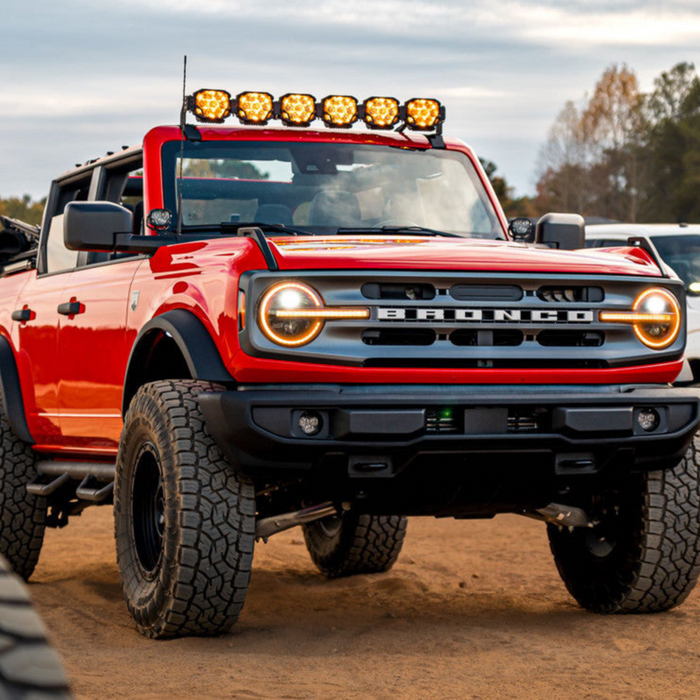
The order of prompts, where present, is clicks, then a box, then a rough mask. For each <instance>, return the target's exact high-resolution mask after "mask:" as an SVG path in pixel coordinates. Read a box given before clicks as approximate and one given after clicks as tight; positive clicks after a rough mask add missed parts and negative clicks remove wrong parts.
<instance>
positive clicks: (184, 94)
mask: <svg viewBox="0 0 700 700" xmlns="http://www.w3.org/2000/svg"><path fill="white" fill-rule="evenodd" d="M183 59H184V60H183V64H182V111H181V112H180V163H179V164H178V173H177V235H178V236H179V235H180V234H181V233H182V161H183V157H184V152H185V118H186V116H187V54H185V56H183Z"/></svg>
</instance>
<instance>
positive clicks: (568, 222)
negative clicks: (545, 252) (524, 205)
mask: <svg viewBox="0 0 700 700" xmlns="http://www.w3.org/2000/svg"><path fill="white" fill-rule="evenodd" d="M535 242H536V243H543V244H544V245H547V246H549V247H550V248H558V249H559V250H579V249H580V248H584V247H585V245H586V225H585V223H584V221H583V217H582V216H579V215H578V214H552V213H550V214H545V215H544V216H543V217H542V218H540V220H539V221H538V222H537V230H536V232H535Z"/></svg>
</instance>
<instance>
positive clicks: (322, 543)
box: [303, 511, 407, 578]
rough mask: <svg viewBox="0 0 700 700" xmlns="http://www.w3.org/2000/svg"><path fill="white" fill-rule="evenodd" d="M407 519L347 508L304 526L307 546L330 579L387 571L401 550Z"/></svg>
mask: <svg viewBox="0 0 700 700" xmlns="http://www.w3.org/2000/svg"><path fill="white" fill-rule="evenodd" d="M406 523H407V521H406V518H404V517H401V516H399V515H359V514H357V513H355V512H353V511H348V512H345V513H342V514H340V515H333V516H331V517H329V518H323V519H322V520H318V521H316V522H313V523H307V524H306V525H304V526H303V530H304V539H305V540H306V548H307V549H308V550H309V554H310V555H311V559H312V561H313V562H314V564H316V566H317V567H318V569H319V570H320V571H321V572H322V573H324V574H325V575H326V576H328V577H329V578H338V577H340V576H352V575H354V574H376V573H381V572H382V571H388V570H389V569H390V568H391V567H392V566H393V565H394V564H395V563H396V560H397V559H398V557H399V553H400V552H401V547H402V546H403V541H404V537H405V536H406Z"/></svg>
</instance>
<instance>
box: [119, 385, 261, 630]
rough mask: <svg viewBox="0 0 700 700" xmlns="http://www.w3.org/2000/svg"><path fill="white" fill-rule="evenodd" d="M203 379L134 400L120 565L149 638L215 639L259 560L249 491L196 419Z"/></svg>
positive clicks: (125, 450)
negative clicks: (254, 548)
mask: <svg viewBox="0 0 700 700" xmlns="http://www.w3.org/2000/svg"><path fill="white" fill-rule="evenodd" d="M219 390H221V389H220V387H218V386H217V385H213V384H210V383H208V382H200V381H162V382H154V383H152V384H147V385H145V386H143V387H141V389H139V391H138V393H137V394H136V396H135V397H134V399H133V401H132V403H131V405H130V407H129V411H128V413H127V416H126V419H125V423H124V431H123V433H122V439H121V443H120V446H119V457H118V460H117V478H116V483H115V505H114V515H115V535H116V542H117V561H118V564H119V571H120V574H121V579H122V588H123V591H124V596H125V598H126V602H127V606H128V608H129V611H130V612H131V614H132V616H133V618H134V620H135V621H136V625H137V627H138V629H139V631H140V632H141V633H142V634H144V635H146V636H147V637H153V638H164V637H175V636H185V635H214V634H220V633H222V632H225V631H226V630H228V629H229V628H230V627H231V626H232V625H233V624H234V623H235V622H236V620H237V619H238V615H239V614H240V612H241V609H242V607H243V602H244V600H245V596H246V591H247V588H248V581H249V578H250V570H251V566H252V561H253V544H254V533H255V495H254V492H253V486H252V483H251V482H250V481H248V480H246V479H244V478H243V477H241V476H239V475H238V474H237V473H236V472H235V470H234V469H233V468H232V467H231V466H230V465H229V464H228V463H227V462H226V460H225V459H224V458H223V456H222V455H221V453H220V452H219V449H218V447H217V445H216V443H215V442H214V440H213V438H212V437H211V436H210V435H209V433H208V431H207V429H206V426H205V424H204V420H203V418H202V415H201V413H200V411H199V403H198V400H197V397H198V396H199V395H200V394H203V393H206V392H211V391H219Z"/></svg>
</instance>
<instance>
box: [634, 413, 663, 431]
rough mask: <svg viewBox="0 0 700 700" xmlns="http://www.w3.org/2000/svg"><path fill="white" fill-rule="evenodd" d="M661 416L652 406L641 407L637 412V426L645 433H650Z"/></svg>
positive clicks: (655, 427) (657, 425)
mask: <svg viewBox="0 0 700 700" xmlns="http://www.w3.org/2000/svg"><path fill="white" fill-rule="evenodd" d="M660 422H661V418H660V417H659V413H658V411H656V410H655V409H653V408H643V409H642V410H641V411H640V412H639V413H638V414H637V423H639V427H640V428H641V429H642V430H644V431H645V432H647V433H652V432H654V430H656V429H657V428H658V427H659V423H660Z"/></svg>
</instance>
